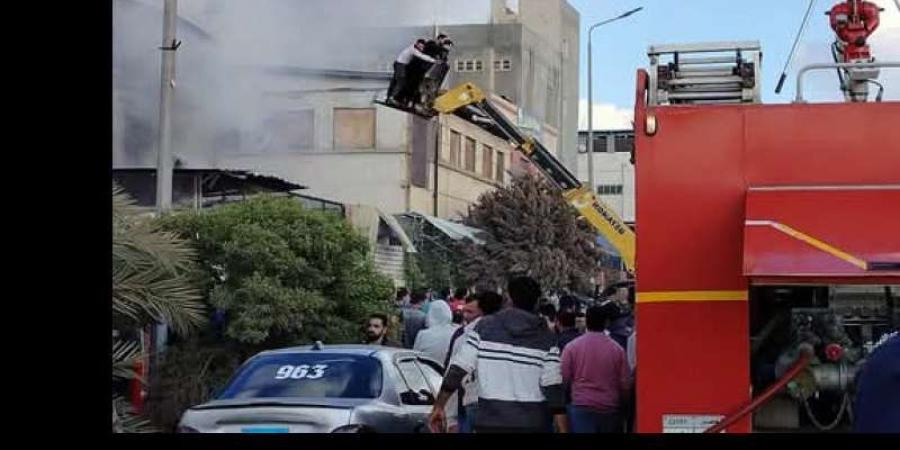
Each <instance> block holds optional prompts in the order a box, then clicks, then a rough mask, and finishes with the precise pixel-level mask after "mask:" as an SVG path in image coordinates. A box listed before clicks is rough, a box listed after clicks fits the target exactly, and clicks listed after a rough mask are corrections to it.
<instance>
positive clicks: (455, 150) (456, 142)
mask: <svg viewBox="0 0 900 450" xmlns="http://www.w3.org/2000/svg"><path fill="white" fill-rule="evenodd" d="M461 155H462V136H461V135H460V134H459V133H457V132H456V131H450V165H451V166H453V167H459V165H460V159H461V158H460V156H461Z"/></svg>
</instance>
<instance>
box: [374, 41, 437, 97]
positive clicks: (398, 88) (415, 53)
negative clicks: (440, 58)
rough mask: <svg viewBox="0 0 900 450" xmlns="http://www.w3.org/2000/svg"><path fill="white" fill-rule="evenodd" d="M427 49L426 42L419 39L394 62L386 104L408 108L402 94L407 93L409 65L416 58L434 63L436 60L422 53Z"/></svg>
mask: <svg viewBox="0 0 900 450" xmlns="http://www.w3.org/2000/svg"><path fill="white" fill-rule="evenodd" d="M424 49H425V40H424V39H418V40H416V42H415V44H413V45H410V46H409V47H406V48H405V49H403V51H402V52H400V54H399V55H397V59H396V60H395V61H394V78H393V79H391V84H390V86H389V87H388V95H387V100H386V101H385V103H389V104H392V105H395V106H406V104H405V99H403V98H402V96H401V95H400V94H401V93H403V92H405V91H407V89H406V88H407V86H406V84H407V72H408V70H409V64H410V63H411V62H412V61H413V59H414V58H418V59H421V60H424V61H427V62H429V63H434V62H435V59H434V58H432V57H430V56H428V55H426V54H425V53H422V50H424Z"/></svg>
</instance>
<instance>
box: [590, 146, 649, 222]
mask: <svg viewBox="0 0 900 450" xmlns="http://www.w3.org/2000/svg"><path fill="white" fill-rule="evenodd" d="M587 138H588V133H587V131H581V132H579V133H578V174H579V178H580V179H581V182H583V183H587V182H588V179H587V173H588V161H587V160H588V155H587ZM633 151H634V131H633V130H604V131H594V178H595V181H596V183H597V186H594V189H595V192H596V193H597V194H599V195H600V199H601V200H603V201H604V202H605V203H606V204H608V205H609V206H610V207H611V208H612V209H613V210H615V211H616V212H617V213H618V214H619V216H620V217H622V220H624V221H625V222H627V223H629V224H633V223H634V214H635V209H634V206H635V205H634V198H635V191H634V186H635V184H634V165H633V164H632V163H631V155H632V152H633Z"/></svg>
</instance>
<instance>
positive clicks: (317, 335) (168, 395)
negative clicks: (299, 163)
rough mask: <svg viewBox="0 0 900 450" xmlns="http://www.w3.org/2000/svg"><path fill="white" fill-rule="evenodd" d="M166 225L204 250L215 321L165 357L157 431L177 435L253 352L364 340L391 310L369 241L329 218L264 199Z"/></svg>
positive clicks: (282, 200) (157, 395)
mask: <svg viewBox="0 0 900 450" xmlns="http://www.w3.org/2000/svg"><path fill="white" fill-rule="evenodd" d="M164 226H165V228H166V229H167V230H171V231H173V232H176V233H178V234H179V235H181V236H183V237H184V238H186V239H190V240H191V241H192V242H193V243H194V246H195V247H196V248H197V249H198V252H199V261H200V266H201V271H202V273H203V274H204V279H205V292H206V296H205V300H206V301H207V303H208V304H209V306H210V308H211V309H213V310H214V311H215V313H214V314H213V317H214V320H212V321H211V326H210V327H208V328H206V329H204V330H203V332H202V333H199V335H196V336H194V337H192V338H191V339H187V340H180V341H178V342H173V343H172V344H171V345H170V346H169V349H168V351H167V352H166V354H165V355H164V359H163V360H162V364H161V367H160V371H159V376H158V377H157V378H156V379H155V380H154V386H153V387H152V389H151V391H150V392H151V394H150V398H149V399H148V408H149V410H150V414H151V417H152V418H153V422H154V424H155V425H156V426H158V427H159V428H160V429H163V430H172V429H174V427H175V425H176V424H177V422H178V419H179V417H180V416H181V414H182V413H183V411H184V410H185V409H186V408H188V407H190V406H193V405H197V404H200V403H203V402H205V401H207V400H209V399H210V398H211V396H212V395H213V393H214V392H215V391H216V390H218V389H220V388H222V387H223V386H224V383H225V382H227V380H228V378H229V376H230V375H231V374H232V373H233V372H234V370H235V369H237V367H238V365H239V364H240V363H241V362H243V361H244V360H246V358H248V357H250V356H252V355H253V354H255V353H257V352H259V351H261V350H267V349H273V348H279V347H286V346H294V345H304V344H309V343H311V342H313V341H316V340H321V341H323V342H326V343H352V342H359V340H360V339H361V337H362V334H361V333H362V325H363V322H364V320H365V318H366V317H367V316H368V315H369V314H370V313H373V312H388V311H390V309H391V307H392V305H391V300H392V297H393V283H392V282H391V280H390V279H389V278H387V277H385V276H384V275H382V274H380V273H378V272H376V271H375V269H374V266H373V264H372V261H371V259H370V258H369V251H370V248H369V245H368V242H367V241H366V240H365V238H364V237H362V236H360V235H359V234H358V233H357V232H356V230H354V229H353V228H352V226H350V225H349V224H348V223H346V222H345V221H344V220H343V218H342V217H340V216H338V215H336V214H334V213H332V212H326V211H320V210H311V209H304V208H303V207H302V205H301V204H300V203H298V202H296V201H295V200H293V199H291V198H286V197H273V196H259V197H253V198H251V199H248V200H246V201H243V202H238V203H231V204H226V205H222V206H219V207H216V208H213V209H209V210H204V211H202V212H185V213H182V214H178V215H174V216H170V217H167V218H166V219H165V220H164Z"/></svg>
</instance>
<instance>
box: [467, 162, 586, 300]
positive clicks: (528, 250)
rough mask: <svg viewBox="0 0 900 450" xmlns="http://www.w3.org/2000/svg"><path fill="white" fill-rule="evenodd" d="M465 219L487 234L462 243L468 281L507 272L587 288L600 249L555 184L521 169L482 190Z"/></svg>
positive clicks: (548, 284) (493, 282)
mask: <svg viewBox="0 0 900 450" xmlns="http://www.w3.org/2000/svg"><path fill="white" fill-rule="evenodd" d="M465 223H466V224H467V225H469V226H472V227H476V228H480V229H482V230H484V231H486V232H487V234H488V235H489V236H488V237H487V239H486V243H485V244H484V245H475V244H469V245H466V246H465V255H466V264H465V265H464V266H463V269H464V271H465V274H466V278H467V280H468V282H469V284H471V285H475V284H477V285H486V286H502V285H503V283H504V281H505V280H506V277H507V276H509V275H510V274H513V273H516V274H527V275H529V276H532V277H534V278H535V279H536V280H538V281H539V282H540V283H541V286H542V287H543V288H544V289H568V290H571V291H576V292H590V290H591V281H590V278H591V276H592V274H593V271H594V268H595V267H596V265H597V258H598V257H599V256H600V251H599V249H598V248H597V246H596V245H595V243H594V236H595V233H594V231H593V229H592V228H591V227H590V225H589V224H587V223H585V222H584V221H583V220H580V219H579V216H578V213H577V211H575V209H573V208H572V207H571V206H570V205H569V204H567V203H566V202H565V200H564V199H563V198H562V196H561V195H560V193H559V190H558V189H556V188H555V187H553V186H551V185H550V184H548V183H547V182H546V181H545V180H543V179H542V178H539V177H537V176H534V175H523V176H519V177H517V178H515V179H514V180H513V182H512V183H511V184H510V185H509V186H507V187H505V188H502V189H498V190H495V191H491V192H487V193H485V194H483V195H482V196H481V197H480V198H479V199H478V202H477V203H476V204H475V205H473V206H471V207H470V208H469V213H468V216H467V217H466V219H465Z"/></svg>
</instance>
